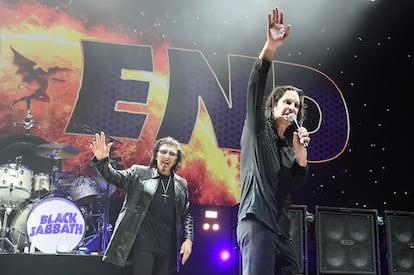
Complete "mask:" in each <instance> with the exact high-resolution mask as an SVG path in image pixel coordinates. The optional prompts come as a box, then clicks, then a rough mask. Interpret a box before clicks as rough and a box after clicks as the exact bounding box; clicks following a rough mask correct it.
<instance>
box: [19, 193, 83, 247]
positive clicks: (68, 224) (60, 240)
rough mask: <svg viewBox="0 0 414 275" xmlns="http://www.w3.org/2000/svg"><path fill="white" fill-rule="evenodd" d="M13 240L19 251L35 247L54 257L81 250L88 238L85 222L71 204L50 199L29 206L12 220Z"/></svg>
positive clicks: (75, 207) (55, 198)
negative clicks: (84, 239)
mask: <svg viewBox="0 0 414 275" xmlns="http://www.w3.org/2000/svg"><path fill="white" fill-rule="evenodd" d="M11 229H12V239H13V242H14V243H15V244H16V245H17V246H18V248H19V249H23V248H24V247H25V246H28V244H29V243H30V244H33V245H34V246H35V247H36V248H37V249H38V250H39V251H41V252H43V253H48V254H55V253H57V252H60V251H57V249H59V248H64V249H65V250H66V251H67V252H70V251H72V250H73V249H74V248H76V247H77V246H78V244H79V243H80V242H81V240H82V239H83V236H84V234H85V219H84V217H83V215H82V212H81V211H80V209H79V208H78V207H77V206H76V204H74V203H73V202H71V201H70V200H67V199H64V198H60V197H51V198H46V199H41V200H40V201H38V202H36V203H34V204H29V205H27V206H26V207H25V208H24V209H23V210H22V211H20V212H19V213H18V214H17V215H16V216H15V217H14V219H13V220H12V223H11Z"/></svg>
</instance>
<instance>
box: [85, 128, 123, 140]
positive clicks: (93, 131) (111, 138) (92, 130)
mask: <svg viewBox="0 0 414 275" xmlns="http://www.w3.org/2000/svg"><path fill="white" fill-rule="evenodd" d="M81 127H82V129H83V130H85V131H86V132H88V133H89V134H93V135H94V134H96V133H99V131H98V130H96V129H95V128H92V127H91V126H89V125H86V124H82V126H81ZM106 137H107V138H108V139H109V140H110V141H111V142H117V143H119V144H123V143H122V141H120V140H117V139H114V138H113V137H111V136H108V135H107V136H106Z"/></svg>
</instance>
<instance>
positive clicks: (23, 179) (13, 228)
mask: <svg viewBox="0 0 414 275" xmlns="http://www.w3.org/2000/svg"><path fill="white" fill-rule="evenodd" d="M17 143H22V144H24V150H23V152H21V155H19V156H17V157H16V158H15V160H13V161H10V160H9V161H8V163H6V164H2V165H0V253H1V252H6V253H10V252H11V253H18V252H35V251H39V252H43V253H53V254H54V253H59V252H72V251H74V250H76V249H78V248H80V247H87V248H88V249H89V250H90V251H94V252H98V253H99V252H103V251H104V250H105V248H106V245H107V240H108V239H109V236H110V233H111V224H110V222H109V202H110V197H111V195H112V193H113V192H114V191H115V189H116V188H115V187H114V186H113V185H111V184H109V183H107V182H106V181H105V180H104V179H103V178H101V177H100V176H99V175H98V173H96V174H94V175H93V176H90V175H80V174H79V173H78V174H76V173H74V172H62V171H60V170H61V168H60V166H61V160H64V159H67V158H70V157H73V156H76V155H77V154H79V152H80V151H79V149H77V148H75V147H73V146H71V145H68V144H62V143H43V144H37V145H36V144H31V143H25V142H17ZM14 144H16V143H14ZM29 144H30V145H29ZM17 147H18V148H22V145H21V144H19V145H17ZM14 149H16V148H14ZM7 150H9V149H7V148H6V151H4V149H3V150H2V152H3V153H4V152H7ZM10 150H11V149H10ZM14 152H16V151H14ZM27 152H30V153H34V155H35V156H36V158H37V157H40V158H41V159H48V160H49V167H50V166H51V168H49V169H50V171H49V172H47V171H36V170H32V169H31V168H30V165H26V164H27V162H25V157H28V155H25V153H27ZM6 155H7V153H6ZM3 156H4V154H3ZM33 164H34V165H36V163H33ZM93 169H94V168H93Z"/></svg>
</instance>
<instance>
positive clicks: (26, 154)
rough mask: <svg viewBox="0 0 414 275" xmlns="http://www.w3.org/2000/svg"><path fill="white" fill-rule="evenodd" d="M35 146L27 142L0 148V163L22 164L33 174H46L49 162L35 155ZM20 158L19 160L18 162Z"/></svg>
mask: <svg viewBox="0 0 414 275" xmlns="http://www.w3.org/2000/svg"><path fill="white" fill-rule="evenodd" d="M36 150H37V144H33V143H27V142H23V141H20V142H15V143H12V144H9V145H7V146H4V147H1V150H0V162H2V163H8V162H20V161H21V162H22V164H24V165H25V166H28V167H30V169H32V170H33V171H34V173H38V172H46V171H49V169H50V161H49V160H47V159H44V158H41V157H39V156H38V155H37V154H36ZM18 158H20V160H18Z"/></svg>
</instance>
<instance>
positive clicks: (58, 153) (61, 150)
mask: <svg viewBox="0 0 414 275" xmlns="http://www.w3.org/2000/svg"><path fill="white" fill-rule="evenodd" d="M37 148H38V149H37V150H36V154H37V155H39V156H41V157H44V158H51V159H67V158H71V157H73V156H76V155H77V154H79V152H80V150H79V149H78V148H75V147H73V146H71V145H69V144H64V143H46V144H40V145H38V146H37Z"/></svg>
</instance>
